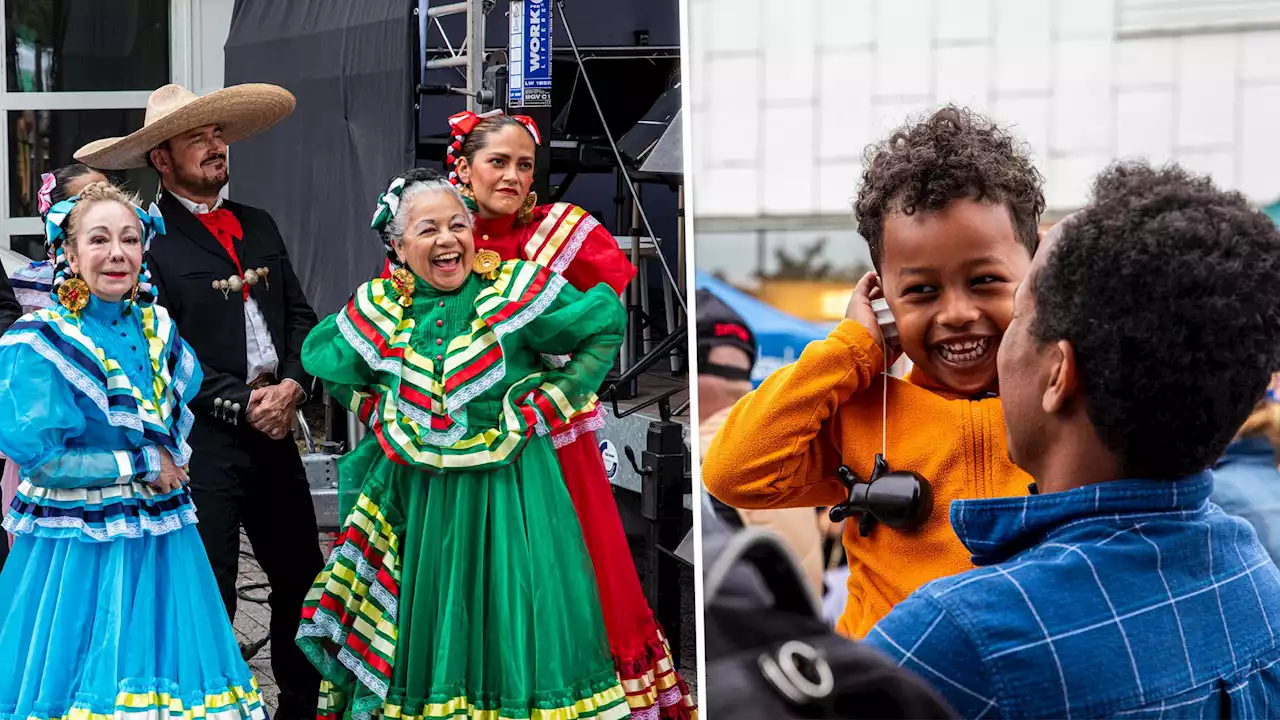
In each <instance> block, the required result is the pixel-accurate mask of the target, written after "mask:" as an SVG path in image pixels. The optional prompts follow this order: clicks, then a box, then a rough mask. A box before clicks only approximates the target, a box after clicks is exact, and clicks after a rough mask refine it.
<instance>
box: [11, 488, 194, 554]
mask: <svg viewBox="0 0 1280 720" xmlns="http://www.w3.org/2000/svg"><path fill="white" fill-rule="evenodd" d="M195 524H196V511H195V506H194V505H193V504H192V502H191V494H190V493H189V492H188V491H187V488H185V487H181V488H178V489H177V490H171V491H169V492H167V493H164V494H161V493H157V492H156V491H155V490H153V489H152V488H151V486H150V485H147V484H145V483H140V482H133V483H129V484H126V485H111V486H108V487H104V488H76V489H52V488H43V487H38V486H36V485H32V484H31V483H29V482H27V481H25V480H24V481H22V483H21V484H20V485H19V486H18V491H17V493H16V494H15V495H14V497H13V501H12V502H11V503H10V505H9V512H8V514H6V516H5V519H4V529H5V530H8V531H9V532H11V533H13V534H14V535H34V536H36V537H47V538H68V537H78V538H80V539H85V540H91V541H95V542H107V541H109V540H114V539H116V538H139V537H142V536H143V535H164V534H166V533H171V532H173V531H175V530H178V529H179V528H182V527H185V526H188V525H195Z"/></svg>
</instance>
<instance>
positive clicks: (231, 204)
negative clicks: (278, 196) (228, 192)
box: [222, 199, 272, 222]
mask: <svg viewBox="0 0 1280 720" xmlns="http://www.w3.org/2000/svg"><path fill="white" fill-rule="evenodd" d="M222 207H224V208H226V209H228V210H230V211H231V214H232V215H235V216H236V218H237V219H238V220H240V222H244V221H245V220H249V219H253V220H271V219H272V218H271V213H269V212H267V211H266V210H264V209H262V208H260V207H257V206H256V205H246V204H244V203H242V202H236V201H235V200H231V199H227V200H223V201H222Z"/></svg>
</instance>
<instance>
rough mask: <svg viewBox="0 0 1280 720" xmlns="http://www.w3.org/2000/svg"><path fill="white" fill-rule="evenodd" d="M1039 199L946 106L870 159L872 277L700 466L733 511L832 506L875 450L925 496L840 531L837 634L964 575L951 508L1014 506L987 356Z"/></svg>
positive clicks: (971, 120)
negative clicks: (879, 315) (894, 516)
mask: <svg viewBox="0 0 1280 720" xmlns="http://www.w3.org/2000/svg"><path fill="white" fill-rule="evenodd" d="M1042 184H1043V178H1042V177H1041V175H1040V173H1039V172H1037V171H1036V169H1035V167H1034V166H1033V165H1032V163H1031V161H1030V158H1029V156H1028V154H1027V152H1026V149H1025V148H1024V146H1022V145H1021V144H1020V143H1019V142H1017V141H1016V140H1015V139H1014V137H1013V136H1011V135H1010V134H1009V133H1008V132H1006V131H1005V130H1003V129H1001V128H1000V127H997V126H996V125H995V124H993V123H992V122H991V121H989V120H987V119H986V118H984V117H982V116H980V115H977V114H975V113H972V112H970V111H968V110H964V109H960V108H956V107H953V106H947V107H943V108H941V109H939V110H938V111H936V112H935V113H933V114H932V115H931V116H929V117H927V118H926V119H924V120H923V121H921V122H918V123H915V124H908V125H906V126H904V127H902V128H900V129H898V130H896V131H895V132H893V133H892V134H891V135H890V136H889V137H888V138H887V139H886V140H884V141H883V142H881V143H879V144H878V145H875V146H873V147H872V148H870V149H869V150H868V154H867V160H866V170H865V172H864V173H863V177H862V185H861V188H860V190H859V193H858V199H857V204H856V207H855V210H856V216H857V220H858V229H859V232H860V233H861V234H862V236H863V237H864V238H865V239H866V241H867V244H868V246H869V247H870V250H871V257H872V261H873V263H874V265H875V268H876V271H877V272H875V273H868V274H867V275H866V276H864V277H863V278H862V279H861V281H860V282H859V283H858V285H857V288H856V289H855V291H854V294H853V297H852V298H851V299H850V301H849V308H848V311H847V312H846V315H845V318H846V319H845V320H844V321H842V322H841V323H840V324H839V325H838V326H837V327H836V328H835V329H834V330H832V332H831V334H830V335H829V336H828V337H827V338H826V339H825V340H822V341H819V342H814V343H811V344H810V345H809V346H808V347H807V348H806V349H805V351H804V352H803V353H802V354H801V356H800V358H799V359H798V360H797V361H796V362H795V363H793V364H792V365H789V366H787V367H784V368H782V369H780V370H778V371H777V372H775V373H774V374H773V375H771V376H770V377H769V378H768V379H767V380H765V382H764V383H762V384H761V386H760V387H759V388H758V389H757V390H755V391H754V392H753V393H751V394H750V395H747V396H746V397H744V398H743V399H742V400H740V401H739V402H738V403H737V404H736V405H735V407H734V409H733V410H732V412H731V414H730V415H729V418H728V420H727V421H726V422H725V423H724V426H723V427H722V428H721V430H720V432H719V434H718V435H717V436H716V439H715V440H714V441H713V443H712V445H711V447H710V449H709V450H708V452H707V454H706V458H705V459H704V460H703V463H702V477H703V482H704V483H705V484H706V486H707V489H708V490H709V491H710V493H711V494H712V495H713V496H714V497H716V498H718V499H720V500H721V501H723V502H725V503H726V504H729V505H733V506H736V507H742V508H751V509H757V508H781V507H822V506H828V505H834V504H837V503H840V502H842V501H843V500H845V498H846V495H847V490H846V488H845V486H844V485H843V484H842V483H841V482H840V481H839V480H838V479H837V469H838V468H839V467H840V466H842V465H843V466H847V467H848V468H849V469H851V470H852V471H853V472H854V473H855V474H856V476H857V477H858V478H861V479H863V480H866V479H867V478H869V477H870V475H871V472H872V469H873V462H874V460H875V456H876V454H877V453H880V452H881V451H882V449H883V450H884V454H885V458H886V460H887V461H888V464H889V466H890V468H891V469H893V470H904V471H911V472H915V473H917V474H918V475H920V476H921V477H923V478H924V480H925V481H927V482H928V484H929V486H930V487H931V491H932V501H931V508H930V515H929V518H928V519H927V521H926V522H925V523H924V525H923V526H922V527H920V528H918V529H916V530H911V531H901V530H895V529H892V528H889V527H886V526H884V525H874V526H873V527H871V529H870V531H869V533H868V534H867V535H866V536H863V534H862V533H861V532H860V529H859V527H858V524H857V523H847V524H846V528H845V533H844V546H845V549H846V551H847V554H848V557H849V570H850V576H849V586H848V590H849V599H848V602H847V604H846V606H845V610H844V614H843V616H842V617H841V619H840V623H839V625H838V630H839V631H840V632H842V633H843V634H845V635H848V636H851V637H861V636H863V635H864V634H865V633H866V632H867V631H868V630H869V629H870V628H871V626H873V625H874V624H875V623H876V622H877V621H878V620H880V618H882V617H884V615H885V614H887V613H888V612H889V611H890V610H891V609H892V608H893V606H894V605H895V604H897V603H898V602H900V601H902V600H903V599H904V598H906V597H907V595H909V594H910V593H911V592H912V591H914V590H915V589H916V588H918V587H920V586H921V585H923V584H924V583H926V582H928V581H930V580H933V579H935V578H939V577H945V576H948V575H953V574H955V573H959V572H963V571H964V570H967V569H969V568H972V567H973V565H972V563H971V561H970V553H969V551H968V550H967V549H966V548H965V547H964V546H963V545H962V544H961V543H960V541H959V540H958V539H957V537H956V534H955V532H954V531H953V530H952V529H951V525H950V523H949V522H948V517H947V510H948V507H949V506H950V504H951V501H952V500H957V499H963V498H983V497H1001V496H1009V495H1025V494H1026V493H1027V487H1028V485H1029V484H1030V483H1031V478H1030V477H1029V476H1028V475H1026V474H1025V473H1023V472H1022V471H1021V470H1019V469H1018V468H1017V467H1016V466H1015V465H1014V464H1013V463H1012V462H1011V461H1010V460H1009V456H1008V451H1007V448H1006V444H1005V428H1004V416H1003V413H1002V411H1001V406H1000V400H999V398H998V396H997V393H998V383H997V379H996V351H997V350H998V348H999V346H1000V339H1001V337H1002V336H1003V334H1004V331H1005V328H1006V327H1008V325H1009V320H1010V316H1011V314H1012V312H1013V293H1014V290H1015V289H1016V288H1017V286H1018V284H1019V283H1020V282H1021V281H1022V278H1023V277H1024V276H1025V275H1026V272H1027V268H1028V266H1029V265H1030V263H1031V257H1032V255H1033V254H1034V252H1035V248H1036V245H1037V242H1038V232H1037V227H1038V223H1039V219H1040V214H1041V213H1042V212H1043V211H1044V194H1043V191H1042ZM881 295H883V296H884V297H885V299H886V300H887V301H888V304H889V308H890V309H891V311H892V312H893V315H894V317H895V319H896V321H897V329H898V343H899V344H900V349H899V348H898V347H885V343H884V339H883V337H882V334H881V331H880V327H879V325H878V324H877V322H876V316H875V313H874V312H873V311H872V308H871V302H872V300H874V299H876V298H878V297H880V296H881ZM898 352H905V353H906V355H907V357H909V358H910V359H911V361H912V363H913V364H914V368H913V370H912V371H911V373H910V374H909V376H908V377H907V378H906V379H905V380H899V379H896V378H891V377H888V376H887V375H882V373H883V371H884V370H885V368H886V367H887V366H888V365H891V364H892V363H893V361H894V360H895V357H896V355H897V353H898ZM886 383H887V384H888V387H887V388H886V387H885V384H886ZM882 443H883V445H882Z"/></svg>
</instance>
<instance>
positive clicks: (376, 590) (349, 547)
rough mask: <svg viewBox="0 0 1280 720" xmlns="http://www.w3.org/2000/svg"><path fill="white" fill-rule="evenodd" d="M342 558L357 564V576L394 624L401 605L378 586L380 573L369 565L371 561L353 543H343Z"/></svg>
mask: <svg viewBox="0 0 1280 720" xmlns="http://www.w3.org/2000/svg"><path fill="white" fill-rule="evenodd" d="M342 556H343V557H345V558H346V559H347V560H348V561H350V562H352V563H355V566H356V575H359V576H360V579H361V580H364V581H365V582H366V583H368V585H369V594H370V595H373V597H374V599H375V600H377V601H378V602H380V603H382V607H383V608H384V610H383V612H385V613H386V614H387V616H388V617H390V618H391V621H392V622H395V621H396V617H397V616H398V615H399V613H400V604H399V603H398V602H397V601H396V599H395V598H394V597H392V596H391V594H390V593H388V592H387V591H386V589H385V588H383V587H382V586H381V585H378V584H377V581H378V571H377V570H376V569H375V568H374V567H373V566H372V565H370V564H369V561H368V560H367V559H366V558H365V557H364V555H361V554H360V548H358V547H356V546H355V545H353V544H351V543H343V545H342Z"/></svg>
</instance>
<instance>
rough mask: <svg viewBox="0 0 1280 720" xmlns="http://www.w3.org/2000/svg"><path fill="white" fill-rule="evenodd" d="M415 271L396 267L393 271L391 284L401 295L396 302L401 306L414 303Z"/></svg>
mask: <svg viewBox="0 0 1280 720" xmlns="http://www.w3.org/2000/svg"><path fill="white" fill-rule="evenodd" d="M413 285H414V282H413V273H411V272H409V271H408V270H406V269H405V268H402V267H400V268H396V269H395V270H394V271H392V273H391V286H392V287H394V288H395V289H396V294H397V295H399V296H400V297H398V298H396V302H398V303H400V305H401V307H409V306H410V305H413Z"/></svg>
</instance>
